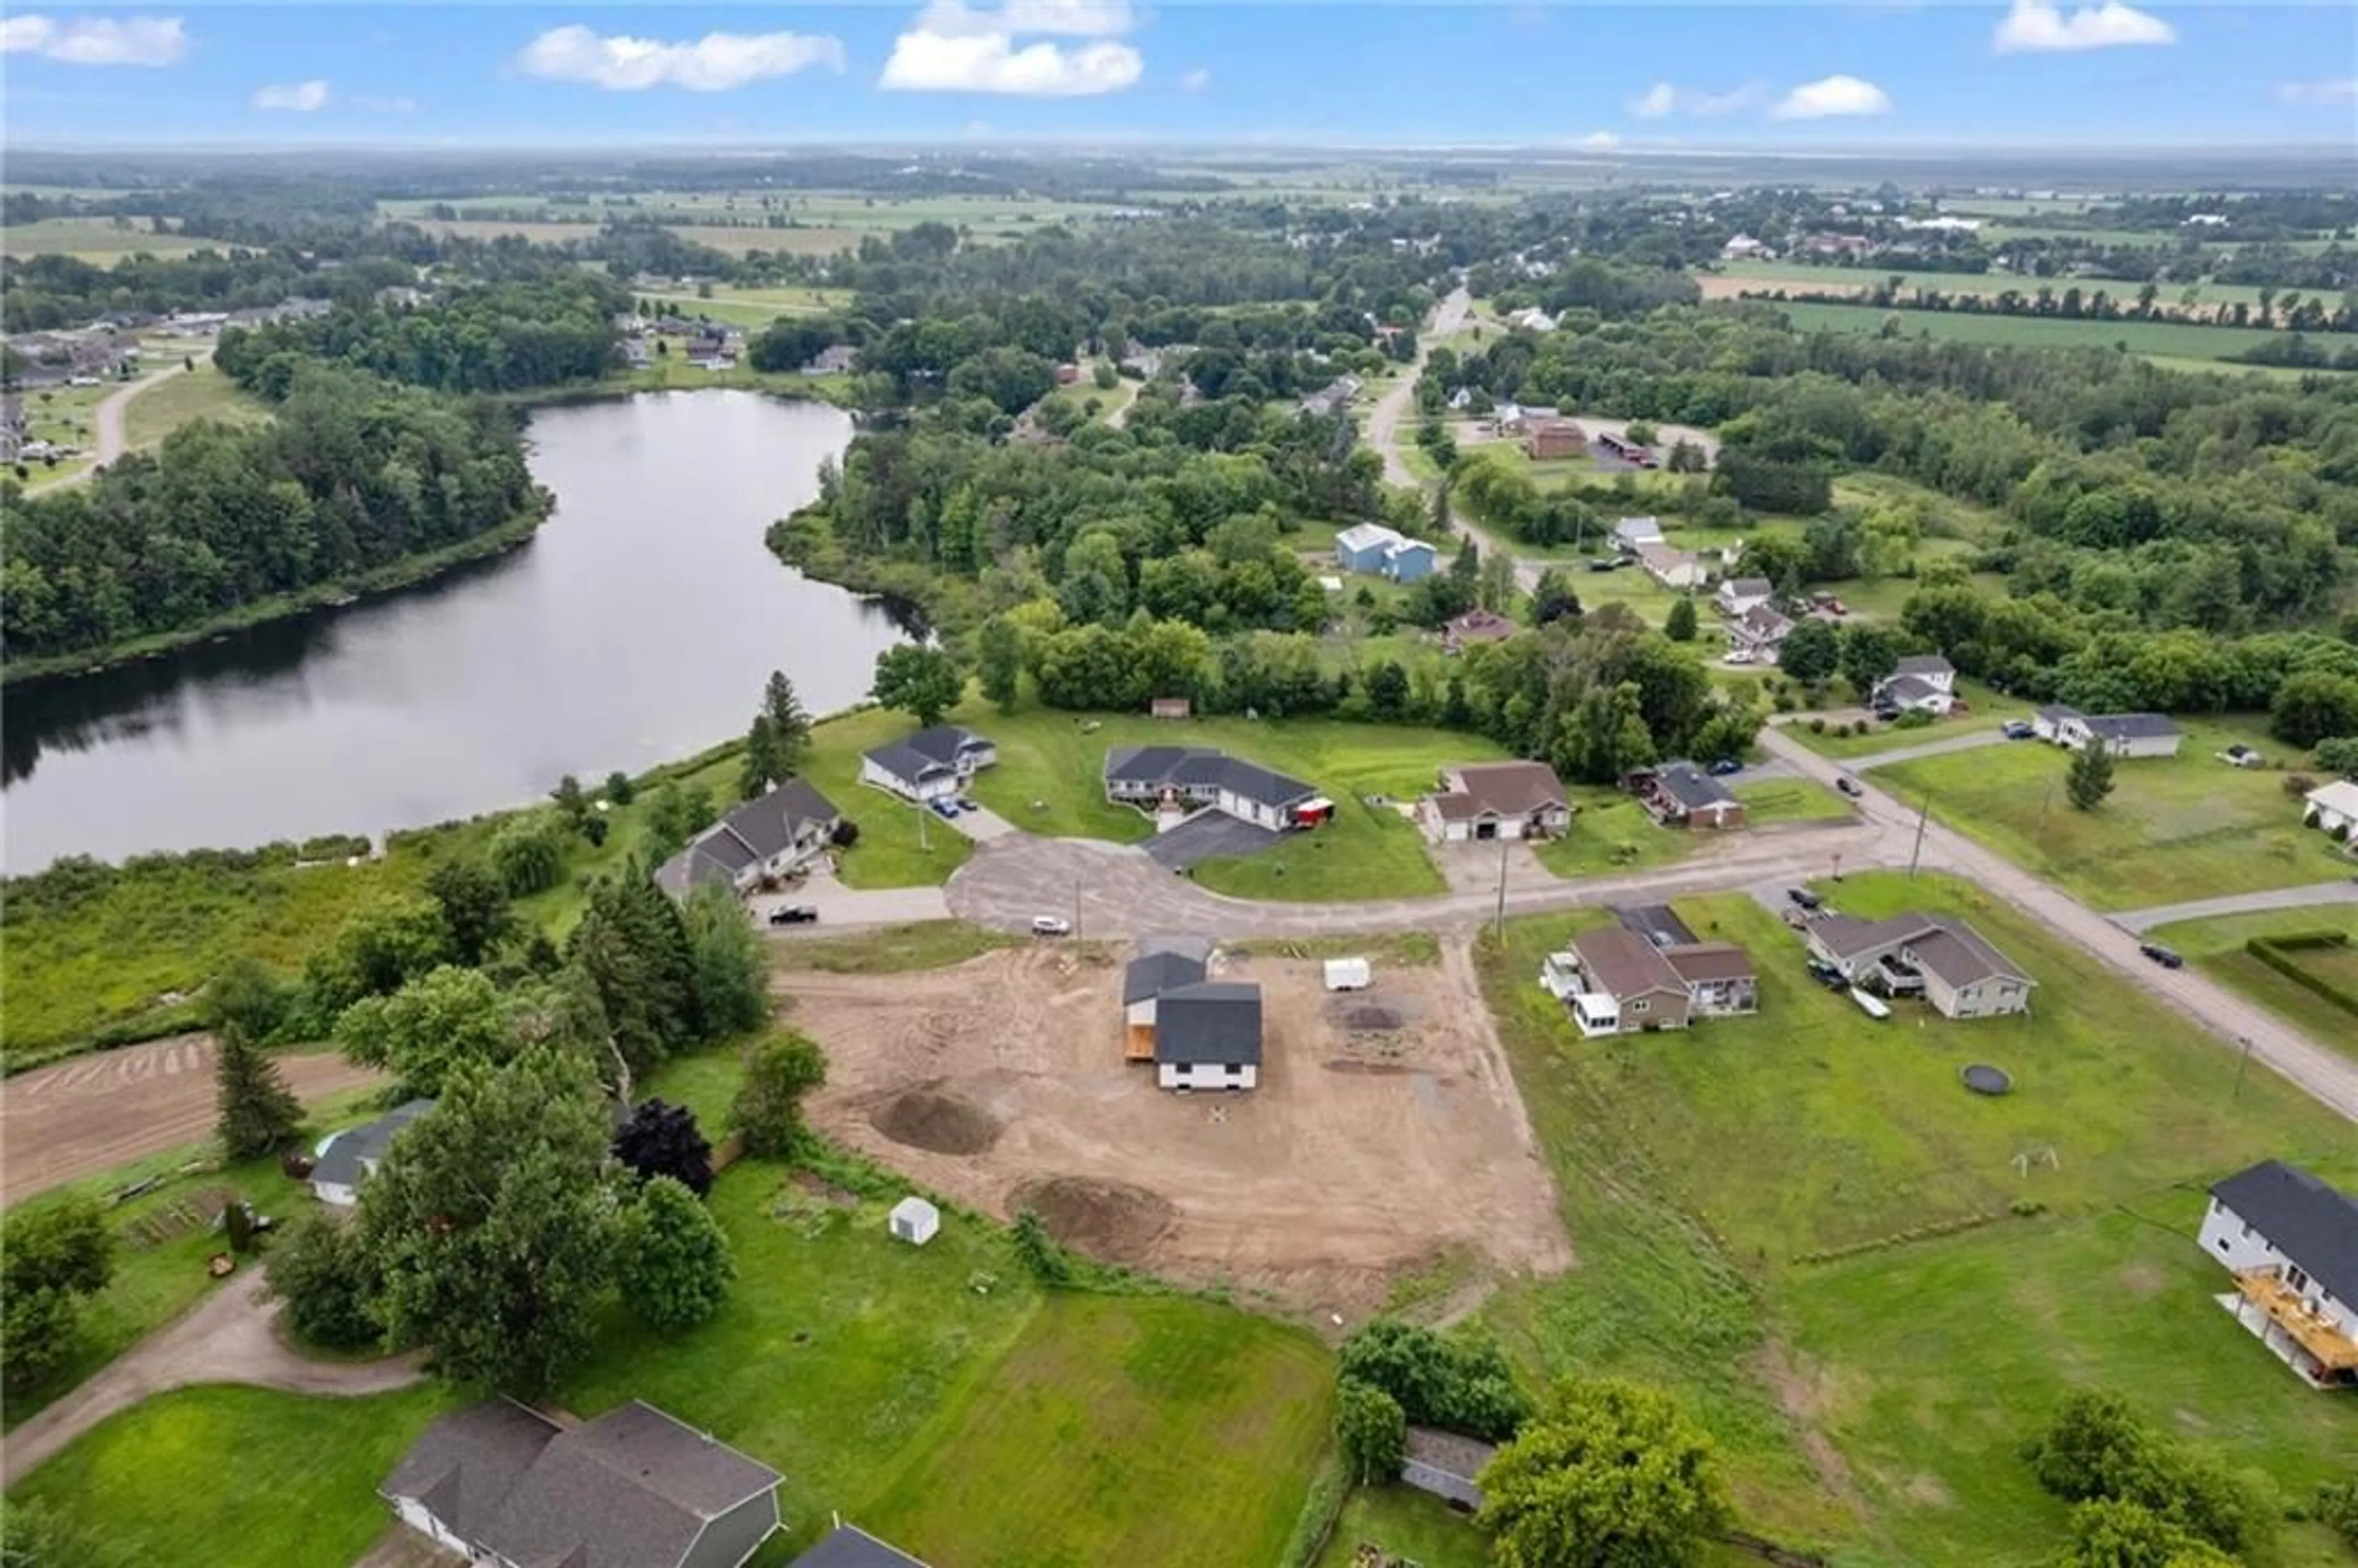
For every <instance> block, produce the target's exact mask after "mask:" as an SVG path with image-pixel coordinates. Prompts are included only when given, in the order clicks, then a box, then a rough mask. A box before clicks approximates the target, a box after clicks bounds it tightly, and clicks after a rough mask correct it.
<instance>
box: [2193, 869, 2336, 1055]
mask: <svg viewBox="0 0 2358 1568" xmlns="http://www.w3.org/2000/svg"><path fill="white" fill-rule="evenodd" d="M2310 931H2340V932H2342V933H2344V934H2346V935H2350V936H2351V937H2352V938H2353V940H2358V909H2353V907H2352V906H2350V905H2348V904H2341V905H2328V906H2324V907H2320V908H2317V909H2276V910H2268V911H2266V912H2264V913H2261V914H2230V915H2222V916H2219V917H2217V918H2214V919H2211V920H2189V921H2181V922H2180V923H2179V924H2177V925H2163V926H2158V927H2156V928H2155V929H2154V930H2152V931H2150V932H2148V933H2147V935H2149V936H2150V937H2151V938H2152V939H2153V940H2154V941H2157V942H2160V943H2163V944H2165V945H2167V946H2171V947H2175V948H2177V949H2178V951H2179V952H2180V953H2181V954H2183V955H2184V956H2185V958H2186V961H2187V962H2188V963H2190V964H2191V965H2193V966H2194V967H2195V968H2198V969H2200V970H2201V971H2202V972H2203V973H2204V974H2206V975H2209V976H2210V977H2211V978H2212V979H2214V980H2217V981H2219V982H2220V983H2221V984H2223V985H2225V986H2229V987H2232V988H2233V989H2235V990H2239V991H2241V992H2243V993H2244V995H2245V996H2247V997H2249V998H2250V999H2251V1000H2254V1001H2255V1002H2258V1003H2259V1004H2260V1005H2261V1006H2262V1007H2265V1008H2266V1009H2267V1010H2268V1011H2271V1012H2274V1013H2276V1014H2277V1015H2278V1016H2279V1017H2282V1018H2285V1019H2288V1020H2289V1021H2290V1022H2292V1023H2293V1024H2294V1025H2296V1026H2297V1027H2299V1029H2301V1030H2303V1031H2305V1032H2306V1033H2308V1035H2309V1038H2310V1039H2312V1040H2315V1041H2319V1042H2320V1043H2321V1044H2327V1045H2331V1046H2333V1047H2334V1048H2335V1049H2337V1050H2339V1051H2341V1052H2342V1054H2345V1055H2348V1056H2352V1057H2358V1019H2353V1018H2352V1017H2351V1016H2350V1014H2349V1013H2348V1012H2346V1011H2343V1010H2342V1009H2341V1008H2339V1007H2336V1006H2334V1005H2333V1003H2331V1002H2330V1001H2328V1000H2325V998H2323V997H2321V996H2319V995H2318V994H2317V993H2316V992H2315V991H2312V990H2310V989H2309V988H2307V987H2306V986H2301V985H2297V984H2295V983H2294V982H2293V981H2292V980H2291V979H2288V978H2287V977H2286V976H2284V975H2281V974H2278V973H2277V971H2276V970H2275V969H2272V968H2269V967H2268V966H2267V965H2266V964H2264V963H2262V962H2260V960H2259V959H2257V958H2255V957H2252V955H2251V954H2250V953H2249V952H2247V951H2245V949H2244V943H2245V942H2247V941H2249V940H2251V939H2252V938H2253V937H2255V936H2283V935H2291V934H2293V933H2297V932H2310ZM2295 957H2296V960H2297V961H2298V962H2299V963H2300V964H2301V965H2302V967H2303V968H2307V969H2309V970H2310V971H2311V972H2312V973H2315V974H2318V975H2320V976H2324V977H2326V978H2328V979H2331V980H2332V981H2334V982H2335V983H2336V984H2339V985H2340V986H2342V988H2343V989H2345V990H2349V991H2352V992H2353V993H2358V952H2353V950H2352V949H2350V948H2347V947H2345V948H2342V949H2340V950H2339V951H2335V950H2332V949H2311V950H2304V951H2301V952H2299V953H2298V954H2296V955H2295Z"/></svg>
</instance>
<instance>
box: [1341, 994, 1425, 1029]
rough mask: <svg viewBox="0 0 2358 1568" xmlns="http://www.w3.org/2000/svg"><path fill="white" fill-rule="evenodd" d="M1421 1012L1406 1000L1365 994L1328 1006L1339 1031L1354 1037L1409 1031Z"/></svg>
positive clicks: (1353, 995)
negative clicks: (1355, 1035)
mask: <svg viewBox="0 0 2358 1568" xmlns="http://www.w3.org/2000/svg"><path fill="white" fill-rule="evenodd" d="M1416 1011H1417V1010H1416V1009H1415V1007H1414V1006H1413V1005H1412V1004H1411V1003H1409V1002H1408V1001H1407V1000H1406V999H1404V998H1392V997H1378V996H1371V995H1369V994H1368V993H1367V992H1365V991H1360V992H1357V993H1355V994H1351V995H1347V996H1339V997H1336V999H1335V1000H1333V1001H1331V1002H1329V1003H1327V1004H1326V1017H1327V1019H1328V1021H1329V1022H1332V1023H1333V1024H1334V1025H1335V1026H1336V1028H1338V1029H1347V1030H1349V1031H1350V1032H1351V1033H1354V1034H1389V1033H1393V1032H1394V1031H1397V1030H1401V1029H1406V1028H1407V1027H1408V1026H1409V1024H1410V1023H1412V1022H1414V1020H1415V1017H1416Z"/></svg>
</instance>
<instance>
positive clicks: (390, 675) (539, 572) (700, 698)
mask: <svg viewBox="0 0 2358 1568" xmlns="http://www.w3.org/2000/svg"><path fill="white" fill-rule="evenodd" d="M528 433H529V438H530V444H531V450H532V470H533V473H534V475H535V477H536V478H537V479H538V480H539V481H540V482H541V483H543V484H545V485H546V486H547V487H548V488H549V489H550V490H551V491H553V492H555V493H556V496H557V509H556V512H555V513H554V514H553V515H552V516H551V517H550V518H549V520H548V521H547V523H546V524H544V525H543V526H542V527H541V529H540V531H539V532H538V534H536V535H535V536H534V537H533V539H532V541H531V543H529V544H527V545H525V546H523V547H522V548H521V549H518V550H515V551H513V552H511V553H509V554H507V555H505V556H502V557H497V558H495V559H492V560H489V561H482V562H477V563H474V564H472V565H471V566H468V567H465V568H460V569H459V570H457V571H454V572H452V573H449V574H448V575H446V576H443V577H440V578H437V579H434V580H433V581H432V582H429V583H425V584H421V585H419V586H418V587H416V588H414V589H405V590H402V591H400V592H397V593H394V594H389V595H386V596H384V597H383V598H378V599H372V600H363V601H362V602H360V603H357V604H352V605H346V606H343V607H341V608H337V609H330V610H322V611H315V612H313V613H310V614H306V615H300V616H295V617H290V618H288V619H287V620H284V621H277V622H271V623H269V624H267V625H264V626H257V627H254V628H253V629H252V630H250V631H246V632H242V633H231V634H229V635H227V636H224V637H222V638H218V639H216V640H214V641H212V642H210V643H202V644H200V645H198V646H196V647H193V648H189V649H186V650H183V651H182V652H179V653H178V654H167V655H164V656H161V657H157V658H154V659H147V660H143V661H140V662H138V663H135V664H132V665H124V666H123V667H121V668H118V669H113V670H103V671H100V672H97V673H95V674H92V675H88V676H72V677H69V678H64V679H59V680H54V681H40V682H35V683H33V684H31V685H30V686H28V687H16V688H14V689H11V690H10V691H9V692H8V693H7V696H6V698H5V725H4V726H0V757H5V786H6V787H5V795H0V813H5V865H6V869H7V870H8V871H10V872H12V873H16V874H22V873H24V872H27V871H37V870H38V869H39V868H41V867H43V866H46V865H48V864H49V862H50V861H51V860H55V859H57V858H58V857H59V856H61V855H70V854H90V855H96V856H98V857H100V858H102V859H104V860H119V859H121V858H122V857H124V856H125V855H129V854H134V853H137V852H139V851H142V850H153V849H194V848H199V847H202V846H209V845H210V846H224V847H228V846H237V847H244V846H252V845H256V844H262V843H265V842H268V841H269V840H271V839H275V838H308V837H309V836H311V835H314V834H320V833H330V832H344V833H366V834H371V835H374V834H377V833H380V832H383V831H384V830H385V829H387V828H396V827H421V826H425V825H427V824H430V823H435V822H441V821H446V820H448V819H449V818H452V817H460V816H472V815H474V814H476V813H479V812H483V811H491V810H495V809H498V808H500V807H503V806H515V805H518V804H521V803H523V802H525V801H529V800H532V799H534V798H535V797H536V796H538V795H543V794H545V793H546V791H547V790H548V789H549V788H550V787H551V786H552V785H554V784H556V783H557V779H558V778H559V776H561V775H562V774H565V773H578V774H579V775H581V777H582V779H583V780H584V782H585V783H587V782H590V781H591V780H592V779H594V778H602V777H603V776H604V775H605V774H606V773H608V772H609V771H611V770H612V769H614V768H625V769H628V770H631V771H633V772H636V771H638V770H639V769H642V768H644V767H646V766H647V765H649V764H651V763H654V762H664V761H666V760H669V759H672V758H676V757H682V756H687V755H689V754H691V753H693V752H697V751H698V750H701V749H702V748H704V747H706V746H709V745H711V744H712V743H714V742H715V741H721V740H725V739H727V738H728V737H730V736H731V735H734V734H738V733H741V732H742V730H744V727H745V725H746V724H747V723H748V722H749V721H750V720H751V719H752V715H753V711H754V708H756V707H757V706H758V704H759V702H760V700H761V695H762V683H763V680H764V679H765V678H766V677H767V676H768V675H769V672H770V671H771V670H773V669H783V670H784V671H785V672H786V674H787V675H788V676H790V677H792V679H793V680H794V683H795V689H796V690H797V691H798V692H799V693H800V694H801V697H802V700H803V705H804V706H805V707H806V708H809V709H810V710H811V711H812V712H814V713H824V712H827V711H829V710H830V709H834V708H842V707H845V706H848V705H849V704H850V703H853V702H856V701H858V700H860V697H862V696H864V695H865V694H866V692H867V689H868V682H869V676H870V673H871V666H872V665H874V663H875V659H876V655H877V654H878V653H879V652H880V651H882V649H884V648H886V647H889V646H891V645H892V643H895V642H898V641H900V640H901V638H902V636H903V632H902V629H901V627H900V626H899V625H898V624H897V623H896V622H895V621H894V619H893V617H892V615H891V614H890V613H889V612H888V611H886V610H885V608H884V607H883V606H882V605H880V604H877V603H875V602H874V601H871V600H862V599H860V598H859V597H857V596H856V595H853V594H850V593H847V592H845V591H844V590H843V589H838V588H834V587H830V586H829V585H827V584H825V583H818V582H813V581H811V580H809V579H806V578H805V577H804V576H803V575H802V574H801V573H800V572H798V571H795V570H793V569H791V568H787V567H784V566H781V565H780V564H779V563H778V560H777V558H776V557H773V556H772V555H771V554H770V552H769V550H768V549H767V548H766V547H765V546H763V543H762V535H763V531H764V530H765V529H766V528H767V527H768V526H769V524H771V522H772V521H773V520H774V519H776V518H778V517H781V516H784V514H786V513H788V512H791V511H793V510H794V509H795V507H797V506H800V505H802V504H803V503H806V502H807V501H809V500H811V499H812V498H813V497H814V496H816V495H817V493H818V469H819V464H820V462H821V461H822V460H825V459H827V458H829V457H834V458H840V457H841V455H842V453H843V449H844V448H845V446H846V445H847V444H848V443H849V440H850V438H851V421H850V419H849V417H847V416H845V415H844V414H843V413H841V412H840V411H839V410H837V409H834V408H831V407H828V406H825V405H823V404H816V403H787V402H781V401H778V400H775V399H772V398H767V397H763V396H762V395H759V394H756V393H750V392H735V391H711V392H674V393H646V394H640V395H635V396H633V397H631V398H629V399H627V400H617V401H608V402H600V403H590V404H582V405H578V406H570V407H559V408H547V409H543V410H540V411H538V412H536V413H535V414H534V415H533V416H532V423H531V426H530V429H529V432H528Z"/></svg>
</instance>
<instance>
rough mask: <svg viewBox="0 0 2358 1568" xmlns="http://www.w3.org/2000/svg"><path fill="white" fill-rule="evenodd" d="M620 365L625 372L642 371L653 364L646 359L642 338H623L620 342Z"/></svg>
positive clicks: (645, 345)
mask: <svg viewBox="0 0 2358 1568" xmlns="http://www.w3.org/2000/svg"><path fill="white" fill-rule="evenodd" d="M621 346H622V365H623V368H625V369H627V370H644V369H646V368H647V367H648V366H649V365H650V364H652V363H654V361H652V360H650V359H648V358H647V342H646V340H645V339H644V338H624V339H623V340H622V345H621Z"/></svg>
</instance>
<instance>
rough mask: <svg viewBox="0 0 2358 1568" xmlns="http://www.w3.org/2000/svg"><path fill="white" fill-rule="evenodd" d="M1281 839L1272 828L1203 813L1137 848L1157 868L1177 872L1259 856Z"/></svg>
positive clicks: (1223, 815) (1225, 816)
mask: <svg viewBox="0 0 2358 1568" xmlns="http://www.w3.org/2000/svg"><path fill="white" fill-rule="evenodd" d="M1283 837H1284V835H1283V834H1282V833H1280V832H1278V831H1277V830H1276V829H1274V828H1270V827H1255V826H1254V825H1253V824H1251V823H1249V822H1239V821H1238V820H1237V819H1236V818H1235V817H1233V816H1228V815H1227V814H1226V813H1223V812H1218V811H1202V812H1198V813H1196V814H1195V816H1191V817H1189V818H1187V820H1186V821H1184V822H1182V823H1181V824H1179V826H1178V827H1174V828H1172V829H1171V830H1170V831H1169V832H1167V833H1157V834H1156V835H1155V836H1154V837H1153V838H1149V839H1148V840H1147V841H1146V842H1145V843H1144V844H1142V845H1141V846H1140V848H1141V849H1144V850H1145V851H1146V852H1147V854H1148V855H1150V856H1152V858H1153V860H1154V863H1155V864H1156V865H1158V866H1161V867H1163V869H1164V870H1165V871H1184V870H1186V869H1187V868H1188V867H1189V866H1192V865H1195V863H1196V862H1197V861H1199V860H1226V859H1232V858H1234V857H1237V856H1239V855H1258V854H1260V852H1261V851H1262V850H1263V849H1268V848H1269V847H1270V846H1271V845H1272V844H1274V843H1276V842H1277V841H1278V840H1279V839H1280V838H1283Z"/></svg>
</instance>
